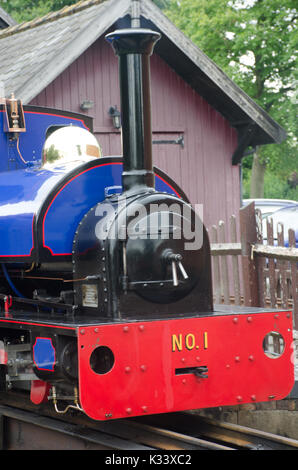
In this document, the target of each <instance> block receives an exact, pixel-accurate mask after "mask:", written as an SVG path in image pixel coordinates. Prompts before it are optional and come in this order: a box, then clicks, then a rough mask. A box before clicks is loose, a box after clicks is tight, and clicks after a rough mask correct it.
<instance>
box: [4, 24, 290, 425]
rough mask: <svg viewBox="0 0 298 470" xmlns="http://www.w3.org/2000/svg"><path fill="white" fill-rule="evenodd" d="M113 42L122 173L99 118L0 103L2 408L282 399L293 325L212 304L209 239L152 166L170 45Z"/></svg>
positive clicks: (103, 414)
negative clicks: (23, 402) (22, 401)
mask: <svg viewBox="0 0 298 470" xmlns="http://www.w3.org/2000/svg"><path fill="white" fill-rule="evenodd" d="M106 39H107V40H108V41H109V42H110V43H111V45H112V47H113V49H114V51H115V53H116V54H117V56H118V58H119V72H120V73H119V75H120V90H121V112H122V146H123V158H122V157H121V158H120V157H103V156H102V153H101V149H100V146H99V145H98V142H97V140H96V139H95V137H94V136H93V135H92V132H90V129H91V130H92V121H91V119H90V118H88V117H87V116H84V115H80V114H74V113H67V112H63V111H58V110H53V109H46V108H37V107H32V106H23V105H22V103H21V102H20V101H19V100H17V99H16V98H15V97H14V96H11V97H10V98H7V99H3V100H2V103H1V107H0V120H1V122H0V128H1V130H0V148H1V159H0V241H1V243H0V263H1V268H0V271H2V272H1V275H0V303H1V311H0V400H4V399H5V398H4V397H5V396H7V394H9V393H12V392H13V393H14V394H16V395H18V394H22V396H23V395H24V394H25V395H26V396H28V400H29V397H30V400H31V402H32V403H33V404H35V405H37V409H38V406H39V405H42V406H44V403H47V406H50V407H54V408H55V410H56V412H57V413H66V412H67V411H68V410H69V409H75V410H77V411H79V412H84V413H85V414H87V415H88V416H89V417H90V418H92V419H94V420H107V419H117V418H124V417H130V416H142V415H148V414H155V413H166V412H172V411H180V410H187V409H198V408H206V407H216V406H223V405H234V404H240V403H251V402H256V401H270V400H278V399H281V398H283V397H285V396H286V395H287V394H288V393H289V392H290V390H291V388H292V386H293V383H294V367H293V363H292V361H291V354H292V351H291V346H292V315H291V312H285V311H278V312H277V311H266V310H264V309H260V308H249V307H226V306H217V307H216V306H214V305H213V296H212V280H211V261H210V259H211V258H210V245H209V240H208V234H207V231H206V229H205V227H204V225H203V223H202V220H201V218H200V217H199V215H198V214H197V212H196V210H195V208H193V207H192V206H191V204H190V203H189V201H188V200H187V198H186V196H185V194H184V193H183V191H182V189H181V188H179V187H178V185H177V184H176V183H175V182H174V181H172V179H171V178H170V177H169V176H168V175H166V174H165V173H163V172H162V171H160V170H159V169H157V168H154V167H153V165H152V133H151V117H150V76H149V75H150V55H151V54H152V51H153V48H154V44H155V43H156V41H158V39H159V33H157V32H154V31H151V30H147V29H142V28H136V29H133V28H132V29H123V30H117V31H115V32H114V33H110V34H108V35H107V36H106ZM270 341H271V342H272V343H273V345H274V344H275V343H276V342H277V343H278V348H275V349H274V347H273V350H272V348H271V350H268V347H267V346H266V345H267V344H268V342H269V343H270Z"/></svg>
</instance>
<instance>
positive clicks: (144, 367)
mask: <svg viewBox="0 0 298 470" xmlns="http://www.w3.org/2000/svg"><path fill="white" fill-rule="evenodd" d="M140 369H141V371H142V372H146V370H147V366H145V365H144V364H143V365H142V366H141V367H140Z"/></svg>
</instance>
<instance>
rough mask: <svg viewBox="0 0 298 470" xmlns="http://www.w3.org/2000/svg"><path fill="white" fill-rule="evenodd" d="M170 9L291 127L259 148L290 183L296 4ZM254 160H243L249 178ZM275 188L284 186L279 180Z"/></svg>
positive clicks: (189, 1)
mask: <svg viewBox="0 0 298 470" xmlns="http://www.w3.org/2000/svg"><path fill="white" fill-rule="evenodd" d="M166 14H167V15H168V17H169V18H170V19H171V20H172V21H173V22H174V23H176V25H177V26H178V27H179V28H180V29H181V30H182V31H184V33H185V34H186V35H187V36H189V37H190V38H191V39H192V41H193V42H195V43H196V44H197V45H198V47H200V49H202V50H203V52H205V53H206V54H207V55H208V56H209V57H210V58H211V59H213V60H214V61H215V63H216V64H217V65H219V66H220V67H221V68H222V69H223V70H224V71H225V72H226V73H227V74H228V75H229V76H230V77H231V78H232V79H233V80H234V81H235V82H236V83H237V84H238V85H239V86H240V87H241V88H242V89H243V90H244V91H245V92H246V93H247V94H248V95H249V96H250V97H251V98H253V99H254V101H256V102H257V103H258V104H259V105H260V106H262V107H263V108H264V109H265V110H266V111H267V112H268V113H269V114H270V116H271V117H272V118H273V119H274V120H276V121H277V122H278V123H279V124H280V125H281V126H282V127H284V129H285V130H286V131H287V134H288V137H287V139H286V141H284V142H283V143H282V144H280V145H276V144H274V145H267V146H263V147H262V148H261V152H259V154H260V161H261V162H262V164H264V165H265V166H266V168H267V169H268V171H269V174H270V175H276V178H277V180H278V181H282V182H283V184H284V185H285V187H286V186H287V178H289V176H290V174H291V173H292V172H293V171H294V170H295V169H296V170H297V167H298V157H297V138H298V129H297V119H296V114H297V113H296V105H297V90H295V84H296V86H297V82H298V77H297V58H296V57H297V56H296V54H295V51H296V50H297V46H298V34H297V17H298V14H297V3H296V2H295V1H294V0H249V1H248V0H200V1H198V0H172V1H171V4H170V6H169V8H168V9H167V10H166ZM295 93H296V96H295ZM251 165H252V157H251V156H250V157H247V158H246V159H244V160H243V167H244V177H245V181H246V182H247V181H248V180H249V177H248V176H249V174H250V168H251ZM271 181H272V176H271V177H269V178H265V192H266V191H271V189H272V188H269V187H268V185H270V184H271ZM273 187H275V188H278V187H279V188H280V191H282V192H283V194H284V192H285V191H286V189H282V188H281V186H280V185H279V184H277V183H276V184H274V185H273ZM276 191H278V190H277V189H276Z"/></svg>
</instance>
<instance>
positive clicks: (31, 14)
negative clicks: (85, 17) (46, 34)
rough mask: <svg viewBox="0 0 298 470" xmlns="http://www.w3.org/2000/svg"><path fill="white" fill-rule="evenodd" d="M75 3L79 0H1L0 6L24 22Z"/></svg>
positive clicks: (20, 21)
mask: <svg viewBox="0 0 298 470" xmlns="http://www.w3.org/2000/svg"><path fill="white" fill-rule="evenodd" d="M74 3H77V0H1V1H0V6H1V7H2V8H3V9H4V10H5V11H7V13H9V14H10V15H11V16H12V17H13V18H14V19H15V20H16V21H17V22H19V23H22V22H23V21H29V20H32V19H34V18H37V17H41V16H44V15H46V14H47V13H49V12H50V11H56V10H60V8H63V7H65V6H68V5H73V4H74Z"/></svg>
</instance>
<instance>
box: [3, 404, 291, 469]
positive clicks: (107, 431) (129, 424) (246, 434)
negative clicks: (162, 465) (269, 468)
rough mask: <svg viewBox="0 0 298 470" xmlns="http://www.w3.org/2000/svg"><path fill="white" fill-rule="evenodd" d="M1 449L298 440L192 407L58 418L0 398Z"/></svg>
mask: <svg viewBox="0 0 298 470" xmlns="http://www.w3.org/2000/svg"><path fill="white" fill-rule="evenodd" d="M18 406H19V405H18ZM0 449H3V450H105V451H118V452H123V451H137V452H138V451H149V452H155V451H163V452H166V451H168V452H172V451H178V452H185V451H187V452H189V451H196V450H217V451H218V450H219V451H224V450H298V441H296V440H294V439H288V438H285V437H282V436H277V435H273V434H269V433H265V432H262V431H257V430H254V429H250V428H245V427H243V426H238V425H234V424H228V423H222V422H219V421H214V420H210V419H207V418H204V417H201V416H197V415H193V414H190V413H171V414H169V415H157V416H148V417H147V418H139V419H126V420H124V419H123V420H117V421H106V422H94V421H92V420H89V419H88V418H86V417H85V416H84V415H82V414H73V415H71V414H70V415H65V416H64V417H63V418H61V417H59V419H57V416H56V415H54V414H51V413H50V412H42V414H37V413H36V412H33V411H32V410H31V409H30V406H28V404H25V405H23V406H22V409H21V408H19V407H16V406H11V405H7V404H1V402H0ZM155 463H156V462H155Z"/></svg>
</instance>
